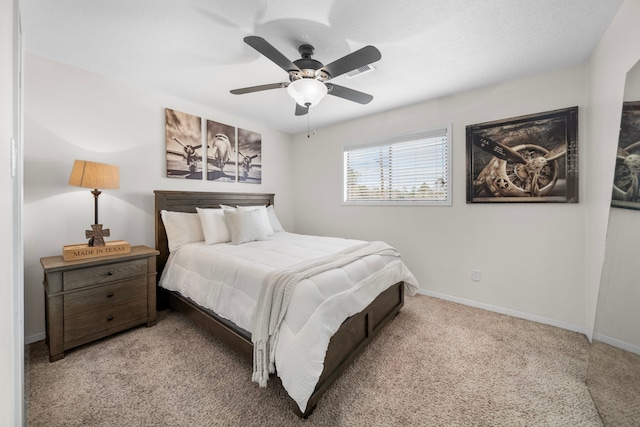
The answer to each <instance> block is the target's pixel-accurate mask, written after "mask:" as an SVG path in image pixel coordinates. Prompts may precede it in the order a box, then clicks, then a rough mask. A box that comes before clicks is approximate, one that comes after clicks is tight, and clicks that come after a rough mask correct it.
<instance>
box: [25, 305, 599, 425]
mask: <svg viewBox="0 0 640 427" xmlns="http://www.w3.org/2000/svg"><path fill="white" fill-rule="evenodd" d="M587 353H588V342H587V339H586V338H585V337H584V336H583V335H580V334H577V333H572V332H568V331H566V330H562V329H558V328H554V327H551V326H546V325H541V324H537V323H533V322H528V321H524V320H520V319H515V318H512V317H509V316H504V315H499V314H495V313H492V312H487V311H483V310H479V309H475V308H471V307H467V306H463V305H459V304H455V303H452V302H447V301H443V300H439V299H435V298H430V297H426V296H418V297H408V298H407V299H406V305H405V307H404V309H403V310H402V312H401V313H400V315H399V316H398V317H397V318H396V319H395V320H394V321H393V322H392V323H391V325H389V326H388V327H387V328H385V329H384V330H383V331H382V333H381V335H380V336H379V337H378V338H377V339H376V340H375V341H374V342H373V343H372V345H371V346H369V348H368V349H367V350H366V351H365V352H364V353H363V354H362V355H361V356H360V357H359V358H358V359H356V361H355V363H354V365H352V367H351V368H350V369H348V370H347V371H346V372H345V374H344V375H343V376H342V377H341V378H340V379H339V380H338V381H337V382H336V383H335V384H334V385H333V386H332V388H331V389H330V390H329V391H328V392H327V394H325V395H324V397H323V398H322V399H321V400H320V402H319V403H318V406H317V408H316V410H315V412H314V413H313V414H312V415H311V417H310V418H309V419H307V420H301V419H299V418H297V417H296V416H295V415H294V414H293V412H292V411H291V407H290V404H291V403H290V401H289V400H288V397H287V395H286V393H285V392H284V390H283V389H282V388H281V386H280V385H278V384H276V383H274V382H273V381H270V382H269V386H268V388H267V389H260V388H258V387H257V385H256V384H255V383H252V382H251V380H250V376H251V366H250V365H249V363H247V362H246V361H244V360H243V359H241V358H239V357H238V356H236V355H235V354H234V353H233V352H231V351H230V350H227V349H226V348H224V347H222V346H221V345H220V344H219V343H218V342H217V341H215V340H214V339H212V338H210V337H208V336H207V335H205V334H204V333H202V332H201V331H200V330H198V329H196V328H194V327H193V326H192V325H191V324H190V323H188V322H187V321H186V320H185V319H184V318H183V317H182V316H181V315H179V314H177V313H174V312H169V311H165V312H161V313H160V315H159V321H158V324H157V325H156V326H154V327H152V328H146V327H140V328H136V329H133V330H131V331H128V332H125V333H122V334H119V335H117V336H114V337H111V338H108V339H105V340H103V341H99V342H96V343H93V344H90V345H87V346H84V347H81V348H78V349H76V350H72V351H70V352H68V353H67V356H66V357H65V358H64V359H62V360H60V361H58V362H54V363H49V361H48V357H47V353H46V349H45V347H44V343H43V342H40V343H36V344H33V345H31V346H29V348H28V351H27V361H26V365H27V366H26V368H27V375H26V382H27V384H26V388H27V397H26V399H27V405H28V420H29V424H30V425H31V426H47V427H52V426H218V425H219V426H290V425H307V426H554V427H557V426H571V427H573V426H601V425H602V424H601V422H600V418H599V417H598V413H597V411H596V408H595V407H594V405H593V401H592V400H591V398H590V396H589V392H588V390H587V388H586V386H585V375H586V370H587V369H586V368H587Z"/></svg>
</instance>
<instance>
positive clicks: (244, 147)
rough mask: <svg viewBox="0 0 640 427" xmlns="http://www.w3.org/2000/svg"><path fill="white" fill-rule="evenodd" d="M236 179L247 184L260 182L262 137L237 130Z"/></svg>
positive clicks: (243, 130)
mask: <svg viewBox="0 0 640 427" xmlns="http://www.w3.org/2000/svg"><path fill="white" fill-rule="evenodd" d="M237 160H238V179H239V181H240V182H244V183H247V184H260V183H261V182H262V135H261V134H259V133H256V132H252V131H250V130H245V129H238V156H237Z"/></svg>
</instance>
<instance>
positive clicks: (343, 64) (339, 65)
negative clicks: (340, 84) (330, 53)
mask: <svg viewBox="0 0 640 427" xmlns="http://www.w3.org/2000/svg"><path fill="white" fill-rule="evenodd" d="M380 58H382V54H381V53H380V51H379V50H378V49H376V48H375V47H373V46H365V47H363V48H362V49H359V50H356V51H355V52H352V53H350V54H348V55H346V56H343V57H342V58H340V59H336V60H335V61H333V62H332V63H330V64H327V65H325V66H324V67H323V69H324V70H326V71H327V72H328V73H329V74H330V75H331V78H332V79H333V78H336V77H338V76H340V75H342V74H344V73H348V72H349V71H352V70H355V69H356V68H360V67H364V66H365V65H368V64H372V63H374V62H376V61H379V60H380Z"/></svg>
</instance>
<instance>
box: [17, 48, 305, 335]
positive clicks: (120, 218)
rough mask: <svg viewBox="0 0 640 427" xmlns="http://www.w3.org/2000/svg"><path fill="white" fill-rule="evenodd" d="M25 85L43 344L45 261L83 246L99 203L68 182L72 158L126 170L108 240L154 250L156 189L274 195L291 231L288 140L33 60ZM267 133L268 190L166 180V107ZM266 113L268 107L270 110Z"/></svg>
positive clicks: (30, 245) (31, 241)
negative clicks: (42, 262)
mask: <svg viewBox="0 0 640 427" xmlns="http://www.w3.org/2000/svg"><path fill="white" fill-rule="evenodd" d="M25 68H26V82H25V188H24V228H25V236H24V240H25V244H24V246H25V254H24V263H25V300H26V301H25V306H26V313H25V335H26V337H27V340H28V341H34V340H37V339H41V338H44V298H43V289H42V277H43V273H42V267H41V266H40V261H39V260H40V258H41V257H43V256H50V255H57V254H61V252H62V247H63V246H64V245H68V244H74V243H83V242H85V241H86V240H85V238H84V230H85V229H87V228H88V227H89V225H90V224H92V223H93V196H92V195H91V193H90V190H88V189H82V188H78V187H71V186H69V185H68V184H67V181H68V179H69V174H70V172H71V166H72V164H73V160H74V159H85V160H92V161H99V162H104V163H110V164H116V165H119V166H120V189H118V190H105V191H103V193H102V195H101V196H100V199H99V209H100V211H99V212H100V218H99V219H100V222H102V223H104V225H105V227H107V228H109V229H110V230H111V236H110V237H109V239H108V240H119V239H124V240H127V241H128V242H130V243H131V244H132V245H139V244H144V245H148V246H151V247H153V246H154V219H153V190H155V189H162V190H192V191H229V192H231V191H239V192H269V193H271V192H273V193H275V194H276V203H275V206H276V210H277V212H278V216H279V218H280V220H281V221H282V223H283V225H284V227H286V228H291V227H292V224H293V204H292V200H291V193H292V192H291V174H290V168H289V166H288V165H289V164H290V163H291V160H290V144H291V136H290V135H287V134H283V133H281V132H278V131H274V130H272V129H269V128H266V127H265V126H263V125H258V124H255V123H252V122H248V121H246V120H244V119H242V118H240V117H232V116H230V115H228V114H225V113H224V112H222V111H217V110H216V109H215V102H214V101H213V100H212V103H211V105H210V106H202V105H194V104H189V103H187V102H184V101H182V100H179V99H174V98H170V97H168V96H164V95H162V94H158V93H152V92H149V91H146V90H142V89H139V88H137V87H133V86H130V85H126V84H122V83H120V82H117V81H113V80H109V79H106V78H104V77H101V76H99V75H97V74H94V73H90V72H87V71H83V70H80V69H78V68H74V67H70V66H67V65H62V64H60V63H56V62H53V61H50V60H47V59H43V58H41V57H38V56H35V55H27V57H26V64H25ZM165 107H166V108H172V109H175V110H179V111H183V112H186V113H189V114H193V115H197V116H200V117H202V118H203V119H211V120H216V121H219V122H222V123H226V124H229V125H232V126H237V127H242V128H244V129H249V130H252V131H255V132H259V133H261V134H262V155H263V165H264V167H263V171H262V184H260V185H252V184H236V183H216V182H207V181H196V180H183V179H176V178H167V177H166V160H165V134H164V108H165ZM265 108H268V106H267V107H265Z"/></svg>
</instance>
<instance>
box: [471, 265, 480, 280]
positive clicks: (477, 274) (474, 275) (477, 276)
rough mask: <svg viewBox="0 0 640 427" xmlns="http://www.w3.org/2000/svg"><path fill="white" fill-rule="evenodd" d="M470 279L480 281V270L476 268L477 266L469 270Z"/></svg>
mask: <svg viewBox="0 0 640 427" xmlns="http://www.w3.org/2000/svg"><path fill="white" fill-rule="evenodd" d="M471 280H473V281H474V282H479V281H480V270H478V269H477V268H474V269H472V270H471Z"/></svg>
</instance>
